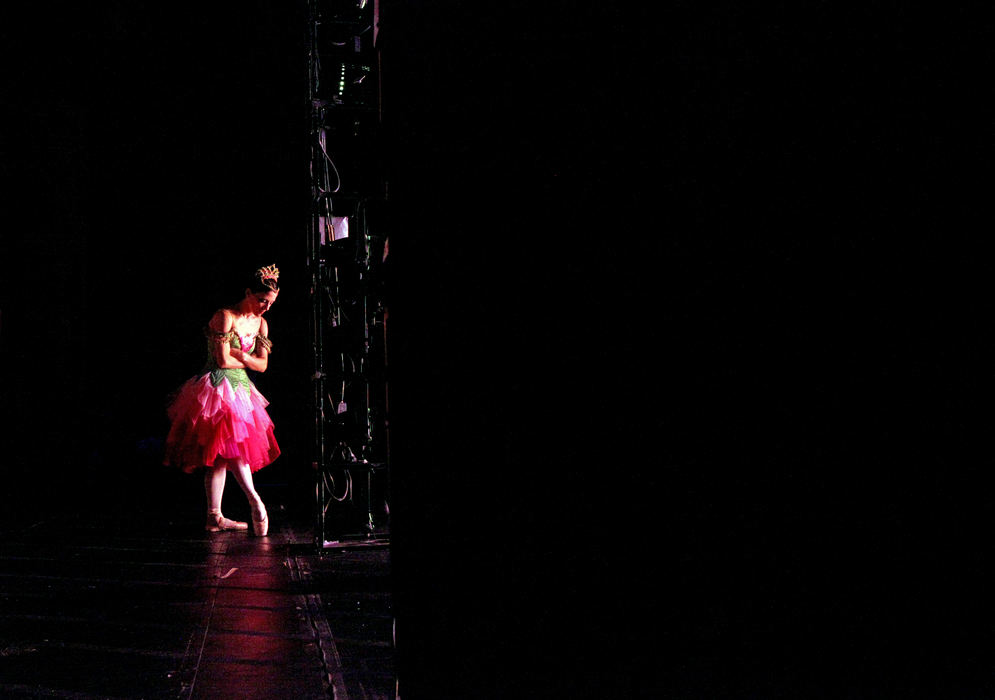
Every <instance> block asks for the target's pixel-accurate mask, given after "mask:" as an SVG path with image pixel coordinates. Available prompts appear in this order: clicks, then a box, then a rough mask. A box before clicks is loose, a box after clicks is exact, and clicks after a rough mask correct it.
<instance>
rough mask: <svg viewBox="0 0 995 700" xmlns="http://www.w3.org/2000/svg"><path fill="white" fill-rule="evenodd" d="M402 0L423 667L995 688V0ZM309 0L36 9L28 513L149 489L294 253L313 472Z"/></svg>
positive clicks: (10, 148) (24, 333)
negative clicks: (262, 293)
mask: <svg viewBox="0 0 995 700" xmlns="http://www.w3.org/2000/svg"><path fill="white" fill-rule="evenodd" d="M382 10H383V18H384V25H383V27H382V37H383V46H384V56H383V59H384V63H383V75H384V109H385V126H386V127H387V128H386V132H385V137H384V138H385V145H384V152H385V153H386V154H387V156H388V157H387V166H388V170H389V172H388V178H389V180H390V182H391V201H392V207H391V227H392V230H391V232H390V233H391V255H392V256H393V260H392V265H393V267H392V274H393V278H392V279H393V281H392V283H391V289H390V295H391V298H390V300H389V303H390V307H391V317H390V324H391V325H390V333H391V338H392V340H391V342H392V346H391V349H390V357H391V364H392V366H391V404H392V416H391V418H392V421H391V435H392V445H391V449H392V455H393V458H394V470H393V473H392V480H393V485H394V487H395V493H394V503H393V504H392V506H393V508H392V514H393V522H392V525H393V531H392V541H393V548H392V560H393V562H394V570H395V582H396V604H397V613H398V616H399V628H398V634H399V643H400V651H399V668H400V672H401V677H402V681H404V682H406V683H407V684H408V689H409V696H411V697H559V696H563V697H565V696H577V697H637V696H641V695H643V694H646V695H648V694H650V693H651V692H655V693H657V694H659V693H661V692H666V693H669V694H670V695H671V696H675V697H706V696H707V697H751V696H759V697H770V696H774V695H777V694H778V693H787V695H789V696H798V695H799V694H804V695H805V696H807V697H812V696H816V695H819V694H820V693H821V694H826V695H828V696H833V695H834V693H844V692H850V693H852V694H854V695H855V696H858V697H864V696H867V697H870V696H873V697H885V696H895V697H908V696H909V695H912V694H916V693H917V692H919V691H922V692H924V693H925V694H929V693H930V692H937V691H943V692H941V693H940V694H941V695H944V696H950V694H951V693H954V694H956V692H959V691H958V689H965V690H964V692H965V693H966V694H969V693H968V690H970V689H976V688H979V687H982V685H983V683H984V682H985V679H986V678H987V668H988V667H990V664H987V663H986V656H985V654H986V653H987V652H988V651H990V632H989V631H988V630H989V627H990V624H989V623H990V621H991V619H992V609H991V605H990V603H988V602H987V601H988V598H989V596H988V595H987V594H986V593H985V591H986V590H990V586H989V585H988V584H989V583H991V578H992V572H993V571H995V569H993V568H992V565H991V562H992V552H991V548H990V546H989V545H988V540H989V537H988V532H989V526H988V521H989V513H990V510H991V509H990V505H991V497H990V495H989V493H990V491H991V485H992V479H991V478H990V476H989V474H990V469H989V466H990V458H989V454H990V452H989V450H988V449H987V446H988V444H989V443H990V435H991V432H990V428H989V426H990V424H991V420H990V419H991V414H990V411H989V410H988V409H987V405H988V402H987V397H988V396H989V395H990V393H991V392H990V388H991V382H990V370H989V363H988V362H987V359H988V357H989V356H990V346H991V342H990V334H989V333H988V332H987V322H986V321H987V318H988V317H989V316H990V308H991V302H990V297H991V295H990V272H991V262H990V255H989V252H990V250H989V249H988V248H987V246H986V244H985V239H984V234H985V233H986V232H987V231H988V230H990V228H986V227H985V225H984V224H983V223H982V221H981V219H980V213H981V212H982V211H983V209H984V207H983V206H981V203H982V202H983V197H982V195H983V193H985V192H986V191H987V179H986V177H985V173H986V172H987V170H988V168H987V165H986V163H987V162H988V161H989V160H990V158H989V156H990V152H991V142H990V129H988V128H987V126H986V125H987V124H988V123H989V121H988V120H989V117H990V113H989V112H988V111H986V108H985V107H984V102H983V100H982V99H981V96H982V94H983V91H981V90H979V89H977V88H976V87H975V86H972V82H973V80H972V78H973V77H974V76H976V75H977V74H978V73H979V72H981V71H982V69H983V68H984V66H986V65H990V57H989V56H988V54H987V51H986V50H983V49H981V48H980V43H981V39H982V36H983V34H982V32H983V28H984V26H985V25H984V24H983V23H980V22H976V21H973V19H972V18H970V17H968V16H967V13H965V14H963V15H960V14H948V15H947V16H944V17H933V18H925V17H918V16H913V14H912V11H911V10H903V9H900V8H895V7H884V6H883V5H882V4H875V3H872V4H870V5H868V6H866V7H865V9H863V10H862V11H861V12H859V13H857V14H854V15H848V16H841V13H835V12H834V11H831V10H829V9H827V8H826V7H824V6H822V5H820V4H815V3H809V4H802V5H800V6H797V7H793V8H782V9H780V10H777V11H771V10H767V9H762V10H754V9H747V8H742V7H739V6H738V5H734V4H728V3H727V4H721V5H719V6H709V7H707V8H706V7H699V6H692V5H688V4H684V3H670V4H666V5H664V6H663V7H662V8H661V7H654V8H653V11H652V12H651V11H650V9H649V8H644V7H639V6H631V5H625V6H623V5H618V6H614V5H605V4H598V5H590V4H586V3H585V4H576V3H552V4H549V3H546V4H543V5H542V7H537V6H535V5H534V4H528V5H526V4H525V3H504V4H502V6H501V7H499V8H481V7H479V6H476V5H473V6H471V5H469V4H466V3H441V4H440V3H433V4H432V5H431V7H428V6H416V5H413V4H405V3H400V2H385V3H384V4H383V8H382ZM304 14H305V13H304V11H303V8H301V7H297V6H294V7H292V8H290V9H287V8H280V9H277V8H276V6H275V5H273V6H271V5H268V4H265V3H252V4H248V5H247V4H239V5H238V6H236V5H234V4H221V5H217V4H215V5H214V9H210V10H207V9H205V8H203V7H197V8H196V9H194V8H193V7H190V8H186V11H183V9H182V8H177V7H176V6H175V5H173V6H170V7H169V8H166V7H165V6H164V7H144V8H142V9H141V10H136V9H135V7H134V6H133V5H132V4H124V3H118V4H105V5H103V7H102V9H100V10H98V11H82V10H77V11H75V12H74V13H73V14H64V13H63V12H62V11H59V12H52V13H49V12H48V11H45V12H41V11H39V12H38V13H37V14H36V15H35V16H31V17H23V16H22V17H18V18H12V20H11V21H8V22H5V23H4V25H3V26H4V28H3V30H2V31H3V32H4V42H5V47H6V49H7V51H8V52H9V55H8V57H7V59H6V63H7V65H8V67H9V68H10V70H9V71H7V73H8V77H7V80H6V83H7V84H6V86H5V87H9V88H12V89H11V90H10V91H9V92H8V95H7V96H6V97H5V100H4V103H5V105H6V106H7V111H8V112H9V114H8V116H12V117H13V119H12V120H11V122H10V124H11V125H9V126H8V127H6V128H5V132H4V141H3V147H4V158H3V172H4V175H5V180H6V182H7V184H6V186H5V190H6V194H7V204H8V206H9V207H10V215H9V217H8V221H7V222H6V223H5V225H4V230H3V250H2V256H3V257H2V260H3V263H4V276H3V282H4V293H3V305H2V312H3V315H2V327H0V328H2V330H0V344H2V351H3V354H4V359H3V369H4V374H3V382H4V384H3V392H4V405H5V409H6V415H7V420H6V421H5V429H6V431H7V432H6V434H5V438H4V443H5V445H4V450H3V454H4V465H5V470H6V471H7V472H8V475H9V476H10V481H9V482H8V483H9V484H10V488H8V489H7V490H6V491H5V500H6V501H9V502H11V504H12V505H11V507H13V504H14V503H15V502H16V503H17V504H19V505H21V506H23V504H25V503H28V504H32V503H35V502H38V507H44V506H45V505H46V504H48V503H50V502H51V500H52V499H55V498H56V497H57V496H58V494H59V492H63V493H64V494H65V495H66V496H67V498H66V499H65V500H67V501H68V502H69V503H70V504H72V503H73V501H74V494H75V493H76V490H75V489H76V487H77V484H84V485H89V486H95V485H96V486H99V487H100V489H91V490H94V491H96V492H97V493H100V491H103V493H104V495H108V496H111V500H112V501H114V500H118V501H121V500H123V501H130V500H131V499H132V497H133V496H135V500H140V499H141V498H154V497H155V490H154V488H153V486H154V479H148V478H143V479H141V480H139V481H140V483H139V485H140V486H142V487H143V488H144V490H140V491H135V483H134V480H135V477H134V476H133V474H134V471H133V469H132V467H133V466H134V465H135V464H136V463H139V464H146V465H148V466H149V469H150V470H152V471H150V472H146V473H147V474H148V473H154V470H153V467H152V466H151V462H150V459H149V454H150V453H149V450H150V449H151V450H153V451H154V442H152V443H149V442H147V441H146V440H147V439H150V438H151V439H152V440H153V441H154V439H155V438H156V436H158V435H161V431H162V430H163V429H164V426H163V423H162V416H161V402H162V398H163V396H164V394H165V393H166V392H168V391H169V390H171V389H172V388H173V387H175V385H176V384H178V383H179V382H180V381H182V380H183V378H185V376H186V374H187V373H188V372H189V371H192V370H193V369H196V365H197V364H198V363H199V362H200V354H199V353H200V347H199V343H198V342H197V340H196V338H197V332H198V329H199V327H200V324H201V323H202V322H203V319H204V318H206V316H207V315H209V313H210V311H211V310H213V308H215V307H216V306H217V305H218V304H219V303H222V302H224V301H227V300H229V298H228V296H227V295H229V294H230V293H231V291H232V290H235V291H237V290H238V289H239V284H240V283H239V282H238V281H237V279H236V278H237V276H238V272H239V271H240V270H244V269H247V268H249V269H251V268H252V267H254V266H255V265H257V264H263V263H269V262H277V263H278V264H279V265H280V267H281V270H283V271H284V279H285V286H284V292H283V294H282V295H281V299H280V302H279V305H278V306H277V307H276V308H275V309H274V311H273V314H272V321H271V322H272V323H273V326H274V334H273V335H274V340H275V341H276V343H277V347H278V348H279V354H276V355H274V362H273V368H272V370H271V371H270V372H269V373H267V375H266V377H265V379H264V380H261V386H262V388H263V390H264V393H266V394H267V395H268V396H270V398H271V399H272V401H273V412H274V418H275V419H276V421H277V423H278V426H279V429H280V436H281V440H282V441H283V442H284V443H285V444H286V446H287V458H286V459H284V460H283V464H282V465H281V467H280V469H281V470H283V474H282V475H281V474H280V473H279V472H277V476H274V477H272V478H286V479H290V480H291V481H292V480H293V479H295V478H298V476H300V471H299V470H301V469H302V468H304V465H305V463H306V461H308V460H309V454H308V445H307V437H308V435H309V426H308V423H307V421H308V420H309V416H308V414H307V406H306V405H304V403H303V401H302V397H309V396H310V394H309V386H308V382H307V374H308V372H307V371H306V369H307V368H308V363H309V354H308V348H307V347H306V342H305V341H306V313H307V295H306V289H304V288H303V280H304V270H303V262H304V245H303V241H304V230H305V226H306V206H307V187H308V183H307V171H306V167H307V166H306V158H307V154H306V151H307V145H306V133H305V129H306V108H307V105H306V99H305V94H306V83H305V79H306V58H305V47H306V31H305V25H304ZM297 426H299V429H298V427H297ZM28 436H40V437H39V438H29V437H28ZM149 445H152V448H149ZM306 454H307V455H308V456H307V457H304V455H306ZM52 477H56V478H52ZM40 485H44V488H40ZM116 487H120V488H116ZM25 493H27V494H29V497H28V498H27V499H25V498H23V495H24V494H25ZM137 494H141V495H140V496H138V495H137ZM836 696H839V695H836Z"/></svg>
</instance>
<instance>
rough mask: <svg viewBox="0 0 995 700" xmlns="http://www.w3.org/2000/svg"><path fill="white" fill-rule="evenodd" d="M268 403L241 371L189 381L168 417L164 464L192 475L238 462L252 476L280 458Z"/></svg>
mask: <svg viewBox="0 0 995 700" xmlns="http://www.w3.org/2000/svg"><path fill="white" fill-rule="evenodd" d="M268 405H269V402H268V401H267V400H266V398H265V397H264V396H263V395H262V394H261V393H259V390H258V389H256V387H255V385H254V384H253V383H252V382H251V381H249V379H248V376H247V375H246V373H245V370H214V371H213V372H207V373H206V374H203V375H201V376H199V377H193V378H191V379H190V380H188V381H187V382H186V383H185V384H184V385H183V386H182V387H180V390H179V392H177V395H176V398H175V399H173V401H172V403H170V405H169V407H168V409H167V412H168V414H169V419H170V421H171V422H172V426H171V427H170V430H169V436H168V437H167V438H166V450H165V458H164V460H163V462H164V463H165V464H169V465H173V466H176V467H180V468H182V469H183V471H185V472H188V473H189V472H192V471H194V470H195V469H197V468H198V467H203V466H211V467H216V466H222V465H224V466H227V462H228V461H235V460H242V461H244V462H246V463H247V464H248V465H249V467H250V468H251V469H252V471H253V472H255V471H259V470H260V469H262V468H263V467H265V466H266V465H267V464H269V463H270V462H272V461H273V460H274V459H276V458H277V457H278V456H279V455H280V447H279V445H277V444H276V438H275V437H274V436H273V421H272V420H270V417H269V414H268V413H266V406H268Z"/></svg>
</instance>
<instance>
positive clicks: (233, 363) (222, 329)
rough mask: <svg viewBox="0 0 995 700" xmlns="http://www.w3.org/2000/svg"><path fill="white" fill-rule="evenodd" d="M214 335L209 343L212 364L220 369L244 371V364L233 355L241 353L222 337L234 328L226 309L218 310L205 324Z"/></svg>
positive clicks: (232, 319) (232, 318)
mask: <svg viewBox="0 0 995 700" xmlns="http://www.w3.org/2000/svg"><path fill="white" fill-rule="evenodd" d="M207 325H208V328H210V329H211V332H212V333H213V334H214V337H213V338H212V341H213V342H212V343H211V352H213V353H214V362H215V363H216V364H217V365H218V367H219V368H220V369H245V368H246V364H245V363H244V362H242V361H241V360H240V359H238V358H237V357H236V356H235V355H234V353H236V352H241V351H239V350H237V349H235V348H232V346H231V340H230V339H228V338H225V337H222V336H224V335H226V334H228V333H231V332H232V329H233V328H234V327H235V319H234V317H233V316H232V314H231V312H230V311H228V310H227V309H219V310H218V311H217V313H215V314H214V316H212V317H211V322H210V323H208V324H207Z"/></svg>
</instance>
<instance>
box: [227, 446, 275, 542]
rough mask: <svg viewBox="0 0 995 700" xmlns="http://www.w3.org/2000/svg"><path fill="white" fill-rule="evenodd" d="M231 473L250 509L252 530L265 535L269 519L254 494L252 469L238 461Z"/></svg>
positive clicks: (259, 499) (256, 494)
mask: <svg viewBox="0 0 995 700" xmlns="http://www.w3.org/2000/svg"><path fill="white" fill-rule="evenodd" d="M231 473H232V476H234V477H235V481H237V482H238V485H239V486H241V487H242V491H243V492H244V493H245V497H246V498H247V499H248V500H249V505H250V506H251V507H252V529H253V530H254V531H255V533H256V534H257V535H260V536H261V535H265V534H266V532H267V529H268V527H269V519H268V517H267V515H266V506H265V505H263V499H261V498H260V497H259V494H258V493H256V486H255V484H253V483H252V469H251V468H250V467H249V465H248V464H246V463H245V462H243V461H241V460H240V461H239V462H238V463H237V464H235V465H233V466H232V468H231Z"/></svg>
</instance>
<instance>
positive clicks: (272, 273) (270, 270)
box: [256, 265, 280, 282]
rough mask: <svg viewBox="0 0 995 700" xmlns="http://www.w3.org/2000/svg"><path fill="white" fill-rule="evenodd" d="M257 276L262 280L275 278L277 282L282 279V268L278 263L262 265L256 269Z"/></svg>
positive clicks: (274, 280)
mask: <svg viewBox="0 0 995 700" xmlns="http://www.w3.org/2000/svg"><path fill="white" fill-rule="evenodd" d="M256 277H258V278H259V279H260V280H262V281H265V280H273V282H276V281H277V280H279V279H280V268H278V267H277V266H276V265H268V266H266V267H260V268H259V269H258V270H256Z"/></svg>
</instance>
